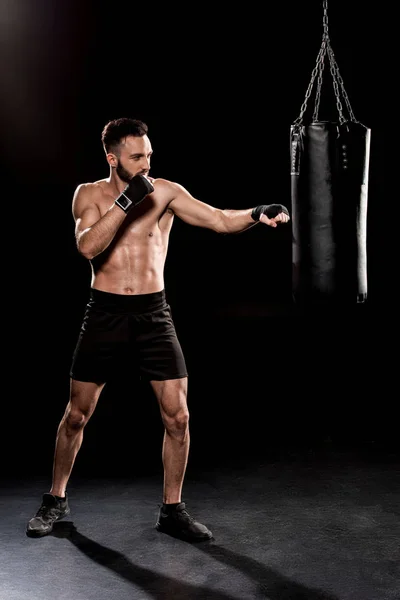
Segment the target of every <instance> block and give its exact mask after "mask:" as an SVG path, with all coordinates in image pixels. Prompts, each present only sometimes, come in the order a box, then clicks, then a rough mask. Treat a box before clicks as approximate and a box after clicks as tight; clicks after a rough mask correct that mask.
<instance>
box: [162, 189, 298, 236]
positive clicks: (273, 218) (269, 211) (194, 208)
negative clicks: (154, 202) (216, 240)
mask: <svg viewBox="0 0 400 600" xmlns="http://www.w3.org/2000/svg"><path fill="white" fill-rule="evenodd" d="M169 185H170V186H171V189H170V191H171V193H172V199H171V200H170V202H169V208H170V209H171V210H172V211H173V212H174V213H175V214H176V215H177V216H178V217H179V218H180V219H182V221H185V223H188V224H189V225H194V226H196V227H205V228H207V229H212V230H213V231H216V232H217V233H239V232H241V231H245V230H246V229H249V228H250V227H253V226H254V225H256V224H257V223H258V222H260V223H265V224H266V225H269V226H270V227H276V226H277V224H278V223H287V222H288V221H289V218H290V217H289V211H288V210H287V208H286V207H285V206H283V205H282V204H269V205H267V204H265V205H259V206H256V207H252V208H246V209H243V210H233V209H220V208H215V207H214V206H211V205H210V204H207V203H205V202H202V201H201V200H198V199H197V198H194V197H193V196H192V195H191V194H190V193H189V192H188V191H187V190H186V189H185V188H184V187H183V186H181V185H180V184H178V183H172V182H169Z"/></svg>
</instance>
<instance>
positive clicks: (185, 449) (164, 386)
mask: <svg viewBox="0 0 400 600" xmlns="http://www.w3.org/2000/svg"><path fill="white" fill-rule="evenodd" d="M151 385H152V388H153V390H154V393H155V395H156V398H157V400H158V403H159V406H160V411H161V418H162V420H163V423H164V427H165V431H164V440H163V447H162V460H163V465H164V489H163V502H164V503H165V504H173V503H175V504H177V503H179V502H181V494H182V486H183V479H184V477H185V472H186V465H187V460H188V455H189V445H190V434H189V411H188V407H187V400H186V398H187V377H184V378H182V379H169V380H167V381H152V382H151Z"/></svg>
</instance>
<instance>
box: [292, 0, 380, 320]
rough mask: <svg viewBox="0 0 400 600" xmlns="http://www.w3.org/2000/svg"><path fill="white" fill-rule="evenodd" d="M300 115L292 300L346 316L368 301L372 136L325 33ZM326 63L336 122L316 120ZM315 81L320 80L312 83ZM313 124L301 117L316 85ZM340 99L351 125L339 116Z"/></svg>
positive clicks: (295, 128) (295, 134)
mask: <svg viewBox="0 0 400 600" xmlns="http://www.w3.org/2000/svg"><path fill="white" fill-rule="evenodd" d="M324 9H325V11H324V36H323V42H322V46H321V49H320V52H319V55H318V59H317V65H316V67H315V68H314V71H313V73H312V78H311V82H310V84H309V87H308V90H307V94H306V99H305V101H304V103H303V106H302V109H301V114H300V116H299V117H298V119H296V121H295V122H294V123H293V124H292V125H291V128H290V164H291V202H292V234H293V235H292V293H293V300H294V302H295V304H296V305H297V306H298V307H300V308H306V309H307V308H308V307H309V308H315V307H329V308H336V307H337V308H339V307H340V308H346V307H349V308H350V307H351V306H353V305H355V304H357V303H364V302H365V301H366V299H367V291H368V289H367V205H368V173H369V156H370V137H371V130H370V129H369V128H368V127H365V126H364V125H362V124H361V123H360V122H359V121H356V119H355V118H354V114H353V111H352V109H351V107H350V102H349V99H348V96H347V94H346V92H345V90H344V86H343V80H342V78H341V76H340V74H339V70H338V66H337V63H336V59H335V57H334V54H333V51H332V48H331V45H330V40H329V36H328V32H327V14H326V11H327V3H326V2H324ZM326 55H328V57H329V62H330V72H331V74H332V76H333V84H334V91H335V96H336V107H337V109H338V112H339V117H338V120H337V121H322V120H319V118H318V110H319V104H320V99H321V85H322V71H323V68H324V67H323V64H324V59H325V56H326ZM317 76H318V79H317ZM315 80H317V92H316V100H315V107H314V113H313V117H312V119H310V120H309V122H305V120H304V113H305V111H306V108H307V100H308V98H309V96H310V94H311V91H312V87H313V84H314V81H315ZM339 90H340V91H341V93H342V95H343V97H344V100H345V104H346V106H347V109H348V111H349V118H346V117H345V116H344V113H343V105H342V102H341V98H340V92H339Z"/></svg>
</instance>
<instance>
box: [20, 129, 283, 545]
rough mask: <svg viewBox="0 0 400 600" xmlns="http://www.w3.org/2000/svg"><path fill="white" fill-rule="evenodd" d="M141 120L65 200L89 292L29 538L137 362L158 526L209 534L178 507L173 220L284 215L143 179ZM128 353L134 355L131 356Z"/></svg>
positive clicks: (240, 225)
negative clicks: (152, 439)
mask: <svg viewBox="0 0 400 600" xmlns="http://www.w3.org/2000/svg"><path fill="white" fill-rule="evenodd" d="M147 134H148V127H147V125H146V124H145V123H143V122H141V121H138V120H135V119H130V118H121V119H116V120H113V121H110V122H109V123H107V124H106V125H105V127H104V129H103V132H102V143H103V148H104V151H105V154H106V159H107V162H108V164H109V167H110V171H109V176H108V177H107V178H105V179H101V180H99V181H96V182H94V183H85V184H81V185H79V186H78V187H77V189H76V190H75V193H74V197H73V201H72V214H73V217H74V221H75V237H76V244H77V249H78V251H79V252H80V253H81V254H82V255H83V256H84V257H85V258H87V259H88V260H89V261H90V265H91V274H92V277H91V289H90V298H89V301H88V303H87V306H86V312H85V315H84V318H83V322H82V326H81V330H80V334H79V337H78V341H77V345H76V348H75V350H74V353H73V358H72V365H71V372H70V378H71V379H70V397H69V402H68V404H67V407H66V410H65V414H64V416H63V418H62V420H61V422H60V424H59V427H58V431H57V437H56V447H55V453H54V463H53V480H52V486H51V489H50V491H49V493H45V494H44V495H43V499H42V504H41V506H40V508H39V510H38V512H37V513H36V515H35V516H34V517H33V518H32V519H31V520H30V521H29V523H28V526H27V531H26V532H27V535H29V536H36V537H41V536H43V535H47V534H49V533H50V532H51V531H52V529H53V525H54V523H55V521H58V520H59V519H62V518H63V517H65V516H66V515H67V514H68V513H69V512H70V509H69V504H68V495H67V492H66V488H67V483H68V480H69V477H70V474H71V471H72V467H73V464H74V461H75V458H76V455H77V453H78V451H79V448H80V446H81V444H82V438H83V430H84V427H85V425H86V424H87V422H88V421H89V419H90V417H91V415H92V414H93V411H94V409H95V407H96V404H97V401H98V399H99V396H100V394H101V391H102V390H103V388H104V385H105V384H106V382H107V381H108V380H109V379H110V378H111V377H112V376H113V375H114V374H115V373H117V372H118V370H121V369H124V368H125V365H126V363H127V362H129V361H130V360H133V359H134V360H136V361H137V364H138V366H139V368H140V373H141V376H142V378H145V379H146V380H147V381H149V382H150V384H151V386H152V389H153V391H154V394H155V396H156V398H157V401H158V403H159V406H160V411H161V417H162V420H163V425H164V439H163V446H162V460H163V468H164V483H163V505H162V507H161V508H160V511H159V515H158V520H157V523H156V528H157V529H158V530H159V531H162V532H165V533H168V534H170V535H172V536H175V537H179V538H181V539H185V540H187V541H191V542H193V541H201V540H206V539H210V538H211V537H212V533H211V531H210V530H209V529H208V528H207V527H206V526H205V525H202V524H201V523H198V522H197V521H195V520H194V519H193V518H192V517H191V516H190V515H189V513H188V512H187V511H186V506H185V503H184V502H182V498H181V494H182V485H183V480H184V475H185V470H186V465H187V459H188V452H189V443H190V434H189V425H188V421H189V412H188V407H187V401H186V396H187V377H188V373H187V370H186V364H185V359H184V356H183V353H182V349H181V346H180V343H179V341H178V338H177V336H176V332H175V327H174V322H173V320H172V317H171V313H170V307H169V305H168V303H167V299H166V296H165V290H164V264H165V260H166V254H167V248H168V238H169V233H170V231H171V227H172V223H173V220H174V216H175V215H177V216H178V217H179V218H181V219H182V220H183V221H185V222H186V223H189V224H191V225H195V226H198V227H205V228H209V229H212V230H214V231H216V232H220V233H225V234H226V233H237V232H240V231H244V230H245V229H248V228H249V227H252V226H254V225H255V224H256V223H257V222H261V223H265V224H266V225H269V226H271V227H276V226H277V224H278V223H287V222H288V220H289V214H288V211H287V209H286V208H285V207H284V206H282V205H281V204H272V205H269V206H267V205H262V206H258V207H254V208H249V209H246V210H221V209H218V208H214V207H212V206H210V205H208V204H205V203H204V202H201V201H200V200H197V199H196V198H194V197H193V196H191V194H190V193H189V192H188V191H187V190H186V189H185V188H184V187H182V186H181V185H179V184H178V183H174V182H172V181H168V180H166V179H153V178H151V177H149V171H150V161H151V156H152V147H151V143H150V139H149V137H148V135H147ZM130 356H132V357H134V358H129V357H130Z"/></svg>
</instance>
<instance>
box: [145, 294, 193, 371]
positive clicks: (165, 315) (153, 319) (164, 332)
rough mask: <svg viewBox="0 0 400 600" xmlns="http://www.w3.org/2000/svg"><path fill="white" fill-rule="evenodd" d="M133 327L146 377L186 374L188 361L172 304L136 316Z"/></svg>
mask: <svg viewBox="0 0 400 600" xmlns="http://www.w3.org/2000/svg"><path fill="white" fill-rule="evenodd" d="M133 331H134V338H135V342H136V349H137V352H138V358H139V368H140V373H141V376H142V377H143V379H145V380H147V381H155V380H159V381H166V380H174V379H183V378H185V377H187V374H188V373H187V368H186V362H185V358H184V354H183V351H182V347H181V344H180V342H179V339H178V336H177V334H176V330H175V324H174V321H173V319H172V315H171V309H170V307H169V305H167V306H166V307H164V308H163V309H161V310H158V311H155V312H152V313H148V314H147V315H141V316H138V317H137V318H135V320H134V329H133Z"/></svg>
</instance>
